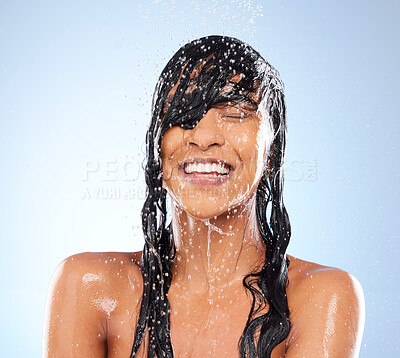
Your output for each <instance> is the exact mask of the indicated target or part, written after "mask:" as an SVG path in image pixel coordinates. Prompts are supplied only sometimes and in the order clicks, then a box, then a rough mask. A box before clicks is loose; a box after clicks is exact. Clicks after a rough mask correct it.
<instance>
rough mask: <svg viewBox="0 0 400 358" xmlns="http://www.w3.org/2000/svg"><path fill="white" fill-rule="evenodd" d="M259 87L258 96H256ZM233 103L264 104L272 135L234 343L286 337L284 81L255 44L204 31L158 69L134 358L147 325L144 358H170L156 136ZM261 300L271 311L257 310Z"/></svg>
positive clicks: (262, 351)
mask: <svg viewBox="0 0 400 358" xmlns="http://www.w3.org/2000/svg"><path fill="white" fill-rule="evenodd" d="M238 74H240V76H239V79H238V76H236V79H234V78H233V77H234V76H235V75H238ZM256 92H258V93H259V94H261V96H258V97H257V96H254V93H256ZM238 103H240V104H244V105H245V106H250V107H251V108H254V109H257V108H260V106H262V107H263V108H262V109H261V110H263V111H264V112H265V113H266V114H267V116H268V119H269V121H270V123H271V127H272V129H273V132H274V139H273V142H272V145H271V151H270V155H269V165H268V166H267V167H265V170H264V173H263V175H262V178H261V180H260V183H259V185H258V187H257V192H256V219H257V226H258V230H259V232H260V235H261V237H262V240H263V241H264V243H265V246H266V253H265V263H264V265H263V267H262V269H261V271H260V272H255V273H254V272H253V273H249V274H248V275H247V276H246V277H245V278H244V279H243V285H244V286H245V287H246V289H247V290H248V291H249V293H250V294H251V296H252V298H253V302H252V307H251V310H250V313H249V316H248V320H247V323H246V326H245V329H244V331H243V334H242V336H241V339H240V341H239V342H238V346H239V347H238V349H239V351H240V355H241V357H251V358H253V357H254V358H255V357H270V355H271V352H272V349H273V348H274V347H275V346H276V345H278V344H279V343H280V342H282V341H283V340H284V339H285V338H286V337H287V336H288V334H289V330H290V321H289V308H288V303H287V297H286V285H287V281H288V278H287V277H288V265H289V260H288V258H286V255H285V252H286V248H287V246H288V243H289V239H290V235H291V229H290V222H289V217H288V214H287V212H286V209H285V206H284V204H283V196H282V192H283V161H284V155H285V145H286V110H285V103H284V94H283V86H282V83H281V80H280V79H279V75H278V73H277V71H276V70H275V69H274V68H273V67H272V66H270V65H269V64H268V62H266V61H265V60H264V58H263V57H261V55H260V54H259V53H258V52H257V51H255V50H254V49H253V48H252V47H250V46H249V45H247V44H245V43H243V42H242V41H240V40H238V39H235V38H230V37H225V36H208V37H204V38H201V39H198V40H194V41H192V42H190V43H188V44H186V45H184V46H183V47H182V48H181V49H179V50H178V52H176V54H175V55H174V56H173V57H172V58H171V60H170V61H169V62H168V64H167V65H166V67H165V68H164V70H163V71H162V73H161V75H160V78H159V80H158V83H157V86H156V89H155V93H154V97H153V103H152V119H151V123H150V126H149V129H148V131H147V137H146V145H147V162H146V167H145V180H146V184H147V198H146V201H145V203H144V206H143V209H142V225H143V232H144V238H145V245H144V249H143V254H142V259H141V270H142V275H143V295H142V301H141V308H140V314H139V319H138V322H137V327H136V332H135V339H134V343H133V347H132V353H131V358H132V357H135V355H136V353H137V352H138V350H139V348H140V346H141V345H142V343H143V341H147V338H144V337H145V334H146V329H147V330H148V342H147V343H148V346H147V348H146V347H144V349H147V354H148V357H150V358H152V357H173V349H172V345H171V336H170V332H171V331H170V304H169V301H168V296H167V293H168V290H169V287H170V285H171V281H172V272H171V263H172V261H173V259H174V255H175V245H174V237H173V232H172V228H171V225H170V224H167V210H166V190H165V189H164V188H163V177H162V163H161V152H160V151H161V150H160V148H161V138H162V136H163V134H164V133H165V131H166V130H167V129H168V128H170V127H172V126H176V125H179V126H181V127H182V128H184V129H192V128H194V127H195V126H196V125H197V123H198V122H199V121H200V120H201V119H202V117H203V116H204V114H205V113H206V112H207V111H208V110H209V109H210V108H212V107H215V106H218V105H222V104H238ZM269 203H271V207H270V208H269V207H268V204H269ZM267 209H268V212H267ZM268 216H269V218H268ZM266 304H268V307H269V308H268V312H267V313H262V309H263V308H264V307H266Z"/></svg>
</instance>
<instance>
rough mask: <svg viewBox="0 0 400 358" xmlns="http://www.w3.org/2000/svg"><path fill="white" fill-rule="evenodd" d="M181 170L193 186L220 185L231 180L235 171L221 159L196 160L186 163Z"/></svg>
mask: <svg viewBox="0 0 400 358" xmlns="http://www.w3.org/2000/svg"><path fill="white" fill-rule="evenodd" d="M180 170H181V173H182V175H183V176H184V177H185V179H186V180H187V181H189V182H191V183H192V184H197V185H219V184H222V183H224V182H226V181H227V180H228V179H229V177H230V175H231V174H232V172H233V170H234V169H233V167H232V166H231V165H230V164H228V163H226V162H225V161H222V160H219V159H213V158H206V159H205V158H194V159H190V160H187V161H185V162H184V163H183V164H182V165H181V166H180Z"/></svg>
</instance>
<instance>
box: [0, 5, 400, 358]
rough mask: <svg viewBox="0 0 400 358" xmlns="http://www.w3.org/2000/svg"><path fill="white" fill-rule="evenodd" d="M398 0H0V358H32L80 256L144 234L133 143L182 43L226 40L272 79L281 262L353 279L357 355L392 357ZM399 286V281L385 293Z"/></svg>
mask: <svg viewBox="0 0 400 358" xmlns="http://www.w3.org/2000/svg"><path fill="white" fill-rule="evenodd" d="M399 10H400V2H399V1H378V0H374V1H361V0H360V1H343V0H339V1H334V2H327V1H324V2H322V1H317V0H303V1H300V0H291V1H290V0H286V1H282V0H280V1H250V0H243V1H242V0H230V1H224V0H219V1H178V0H177V1H173V0H165V1H163V0H161V1H160V0H157V1H136V2H135V1H127V0H126V1H122V0H114V1H85V0H82V1H58V2H54V1H39V0H38V1H21V0H14V1H1V3H0V48H1V56H0V120H1V124H0V146H1V158H0V168H1V176H0V198H1V208H0V210H1V215H0V221H1V222H0V224H1V225H0V237H1V258H0V270H1V273H2V279H1V282H0V290H1V291H0V317H1V320H0V327H1V330H0V340H1V345H0V347H1V356H4V357H26V356H28V357H38V356H39V355H40V351H41V347H40V346H41V334H42V332H41V331H42V324H43V313H44V307H45V299H46V291H47V287H48V284H49V281H50V278H51V275H52V272H53V271H54V269H55V268H56V266H57V264H58V263H59V262H60V261H61V260H62V259H63V258H65V257H66V256H68V255H71V254H74V253H77V252H81V251H136V250H140V248H141V246H142V244H143V240H142V234H141V230H140V217H139V213H140V209H141V205H142V201H143V197H144V190H145V188H144V182H143V172H142V167H141V166H142V162H143V159H144V154H143V142H144V134H145V130H146V126H147V123H148V121H149V111H150V100H151V95H152V91H153V88H154V85H155V83H156V80H157V77H158V74H159V72H160V71H161V69H162V67H163V66H164V65H165V64H166V61H167V60H168V58H169V57H170V56H171V55H172V54H173V52H174V51H175V50H176V49H178V47H179V46H180V45H182V44H183V43H185V42H187V41H188V40H192V39H194V38H196V37H200V36H204V35H208V34H227V35H233V36H236V37H239V38H241V39H243V40H245V41H247V42H249V43H250V44H252V45H253V46H254V47H255V48H256V49H258V50H259V51H260V52H261V54H263V55H264V56H265V57H266V59H267V60H268V61H269V62H271V64H272V65H273V66H275V67H276V68H277V69H278V70H279V72H280V74H281V76H282V79H283V80H284V82H285V87H286V97H287V107H288V122H289V133H288V149H287V164H286V192H285V198H286V203H287V208H288V211H289V214H290V218H291V222H292V227H293V237H292V242H291V244H290V247H289V253H290V254H292V255H294V256H298V257H300V258H302V259H306V260H311V261H316V262H319V263H322V264H325V265H330V266H336V267H340V268H343V269H345V270H347V271H349V272H351V273H352V274H353V275H355V276H356V277H357V278H358V279H359V281H360V282H361V284H362V286H363V288H364V292H365V299H366V325H365V332H364V338H363V343H362V348H361V354H360V357H363V358H368V357H371V358H372V357H376V356H383V357H397V356H399V338H398V337H399V324H398V320H399V304H400V302H399V295H400V289H399V287H398V281H399V280H398V273H399V269H398V267H397V266H396V265H397V264H396V262H397V260H398V255H399V244H398V233H397V229H398V227H399V218H398V212H399V211H398V202H399V199H400V198H399V190H398V184H399V174H400V171H399V159H400V158H399V150H398V149H399V148H398V138H399V136H398V135H399V124H398V120H399V103H400V102H399V82H400V76H399V63H400V56H399V40H398V36H399V33H400V26H399V15H400V11H399ZM396 282H397V283H396Z"/></svg>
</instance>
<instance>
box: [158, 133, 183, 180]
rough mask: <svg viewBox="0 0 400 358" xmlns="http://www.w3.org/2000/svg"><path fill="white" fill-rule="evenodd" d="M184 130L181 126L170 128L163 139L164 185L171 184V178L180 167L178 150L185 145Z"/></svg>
mask: <svg viewBox="0 0 400 358" xmlns="http://www.w3.org/2000/svg"><path fill="white" fill-rule="evenodd" d="M182 131H183V130H182V129H181V128H180V127H172V128H170V129H168V130H167V131H166V132H165V133H164V135H163V137H162V140H161V159H162V168H163V179H164V187H167V186H171V180H173V176H174V175H176V173H174V171H175V170H177V168H178V162H177V160H176V159H177V155H176V154H177V152H178V151H179V150H181V149H182V147H183V132H182Z"/></svg>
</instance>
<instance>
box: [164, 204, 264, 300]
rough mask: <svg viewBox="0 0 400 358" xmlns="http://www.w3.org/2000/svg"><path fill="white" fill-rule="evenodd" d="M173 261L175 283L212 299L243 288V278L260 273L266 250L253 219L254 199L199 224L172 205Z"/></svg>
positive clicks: (199, 221) (197, 220)
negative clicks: (233, 287) (237, 287)
mask: <svg viewBox="0 0 400 358" xmlns="http://www.w3.org/2000/svg"><path fill="white" fill-rule="evenodd" d="M172 227H173V233H174V240H175V247H176V257H175V260H174V263H173V265H172V271H173V275H174V276H173V277H174V281H175V282H179V284H181V285H184V287H185V288H186V289H187V290H194V291H196V292H197V293H204V294H206V295H208V296H209V297H210V298H211V299H212V297H213V296H215V295H218V294H219V293H220V292H221V291H222V290H224V289H226V288H228V287H230V286H232V285H236V284H240V285H242V280H243V278H244V276H246V275H247V274H249V273H250V272H254V271H256V270H259V269H260V268H261V266H262V264H263V262H264V258H265V247H264V244H263V242H262V240H261V237H260V234H259V232H258V228H257V225H256V217H255V198H254V199H253V200H251V202H250V203H249V204H248V205H246V206H245V207H239V208H236V209H234V210H232V211H230V212H227V213H224V214H222V215H220V216H217V217H214V218H212V219H207V220H201V219H196V218H193V217H191V216H190V215H188V214H187V213H186V212H185V211H183V210H182V209H181V208H179V207H178V206H177V205H173V210H172Z"/></svg>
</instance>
